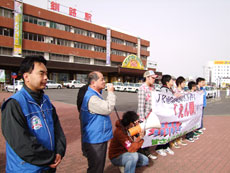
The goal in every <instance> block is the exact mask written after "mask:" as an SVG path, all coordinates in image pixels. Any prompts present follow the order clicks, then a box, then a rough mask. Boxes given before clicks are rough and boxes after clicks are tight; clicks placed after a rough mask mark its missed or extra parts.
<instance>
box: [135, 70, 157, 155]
mask: <svg viewBox="0 0 230 173" xmlns="http://www.w3.org/2000/svg"><path fill="white" fill-rule="evenodd" d="M157 77H158V76H157V75H156V74H155V73H154V71H152V70H149V71H146V72H145V73H144V80H145V82H144V83H143V84H142V85H141V86H140V88H139V92H138V109H137V113H138V114H139V116H140V119H144V118H146V117H147V115H148V114H149V113H150V112H151V111H152V99H151V97H152V93H151V92H152V91H153V90H154V83H155V79H156V78H157ZM140 152H142V153H143V154H145V155H146V156H147V157H149V158H150V159H157V157H156V156H154V155H152V154H151V153H150V151H149V148H144V149H142V151H140Z"/></svg>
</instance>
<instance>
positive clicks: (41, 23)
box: [23, 15, 48, 26]
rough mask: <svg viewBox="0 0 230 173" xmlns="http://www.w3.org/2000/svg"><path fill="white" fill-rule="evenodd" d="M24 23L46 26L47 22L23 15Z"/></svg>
mask: <svg viewBox="0 0 230 173" xmlns="http://www.w3.org/2000/svg"><path fill="white" fill-rule="evenodd" d="M23 22H29V23H33V24H36V25H40V26H46V23H47V22H48V21H47V20H43V19H38V18H36V17H32V16H28V15H23Z"/></svg>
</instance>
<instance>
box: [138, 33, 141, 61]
mask: <svg viewBox="0 0 230 173" xmlns="http://www.w3.org/2000/svg"><path fill="white" fill-rule="evenodd" d="M137 57H139V58H140V59H141V38H140V37H137Z"/></svg>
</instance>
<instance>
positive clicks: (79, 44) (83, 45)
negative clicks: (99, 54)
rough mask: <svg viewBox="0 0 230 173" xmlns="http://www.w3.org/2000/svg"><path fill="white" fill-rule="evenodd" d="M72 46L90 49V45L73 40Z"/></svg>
mask: <svg viewBox="0 0 230 173" xmlns="http://www.w3.org/2000/svg"><path fill="white" fill-rule="evenodd" d="M74 47H75V48H79V49H86V50H92V45H90V44H85V43H79V42H74Z"/></svg>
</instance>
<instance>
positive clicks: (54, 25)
mask: <svg viewBox="0 0 230 173" xmlns="http://www.w3.org/2000/svg"><path fill="white" fill-rule="evenodd" d="M50 28H54V29H59V30H62V31H67V32H70V27H69V26H67V25H63V24H60V23H56V22H50Z"/></svg>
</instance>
